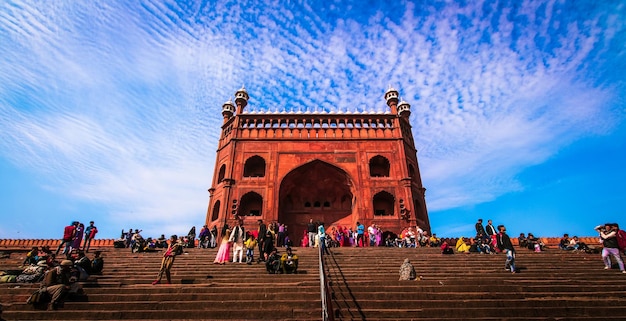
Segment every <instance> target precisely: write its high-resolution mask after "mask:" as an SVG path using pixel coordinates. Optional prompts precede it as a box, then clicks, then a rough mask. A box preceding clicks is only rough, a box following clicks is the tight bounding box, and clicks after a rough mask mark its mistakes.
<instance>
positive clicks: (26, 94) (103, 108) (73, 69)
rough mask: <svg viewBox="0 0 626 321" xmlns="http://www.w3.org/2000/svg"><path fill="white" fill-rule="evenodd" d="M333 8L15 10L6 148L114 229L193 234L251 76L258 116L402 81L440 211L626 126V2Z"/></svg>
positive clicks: (366, 102)
mask: <svg viewBox="0 0 626 321" xmlns="http://www.w3.org/2000/svg"><path fill="white" fill-rule="evenodd" d="M317 6H324V7H323V8H319V7H314V6H313V5H311V6H309V5H307V4H293V3H291V4H281V3H274V4H265V5H264V6H252V5H245V4H227V3H222V2H217V3H208V4H201V3H193V4H188V5H183V4H178V3H174V2H172V3H170V2H157V1H143V2H141V3H131V4H128V3H126V2H124V1H119V2H116V1H111V2H107V3H106V4H96V3H89V2H87V3H75V2H67V3H61V4H59V3H58V2H55V3H50V4H41V3H39V4H37V5H33V4H32V3H30V2H29V1H13V2H10V3H5V4H3V5H0V42H1V43H3V46H1V47H0V56H2V57H3V58H2V59H0V125H1V126H2V129H0V132H2V138H0V153H1V154H2V157H4V158H6V159H10V160H11V161H12V162H13V163H14V164H16V166H17V167H21V168H24V169H25V170H28V171H32V172H35V173H40V174H41V175H43V176H45V177H46V178H47V179H46V181H47V182H48V184H50V185H49V188H50V189H53V190H55V191H56V192H57V193H59V194H66V195H71V196H72V197H75V198H77V199H82V200H87V201H90V202H95V203H102V204H105V206H106V207H107V208H108V209H109V213H110V217H109V218H107V220H110V221H111V223H112V224H118V225H119V226H127V225H128V224H126V222H136V224H137V225H142V226H146V227H147V226H150V229H151V230H150V231H151V232H154V233H156V232H157V231H163V232H166V233H181V232H186V229H188V227H189V226H191V225H192V224H195V225H198V224H200V223H202V221H203V219H204V215H205V212H206V206H207V204H206V203H207V201H208V194H207V192H206V189H207V187H209V185H210V183H211V176H212V172H213V166H214V155H215V149H216V145H217V139H218V137H219V128H220V125H221V121H222V120H221V114H220V108H221V105H222V103H223V102H224V101H226V100H227V99H228V98H229V97H230V96H231V95H232V94H233V93H234V91H235V90H237V89H238V88H240V86H241V85H245V86H246V88H247V89H248V92H249V94H250V96H251V99H250V105H249V107H248V110H250V111H254V110H277V109H278V110H318V111H319V110H339V111H361V110H377V111H382V110H385V109H386V108H387V107H386V105H385V102H384V101H383V99H382V96H383V93H384V91H385V90H386V89H387V86H388V85H389V84H391V85H393V86H394V87H396V88H397V89H399V90H400V93H401V95H402V96H403V98H404V99H405V100H407V101H408V102H409V103H411V104H412V106H413V114H412V116H411V120H412V123H413V125H414V136H415V140H416V145H417V148H418V150H419V157H420V162H421V173H422V179H423V181H424V184H425V185H426V187H427V188H428V191H429V192H428V194H427V197H428V206H429V209H430V210H431V211H432V210H443V209H448V208H453V207H458V206H467V205H470V206H471V205H473V204H477V203H481V202H485V201H489V200H492V199H495V198H497V197H498V196H500V195H503V194H506V193H508V192H511V191H517V190H520V189H523V188H524V187H523V186H521V185H520V184H519V182H517V181H516V175H517V174H519V173H520V172H521V171H522V170H523V169H525V168H527V167H529V166H532V165H535V164H539V163H541V162H543V161H545V160H547V159H549V158H550V157H553V156H554V155H555V153H557V152H558V150H559V149H560V148H562V147H564V146H567V145H568V144H570V143H571V142H572V141H575V140H576V139H579V138H580V137H584V136H587V135H597V134H604V133H607V132H610V131H611V130H612V128H613V127H614V126H615V125H616V124H617V123H619V122H622V121H623V119H616V118H615V117H613V116H614V115H611V114H610V110H609V107H608V102H609V101H610V100H611V99H613V98H615V97H616V96H618V95H619V93H616V92H615V90H616V89H615V88H614V87H610V86H604V87H599V86H598V85H597V84H595V83H594V81H595V77H596V76H595V75H594V71H595V68H596V67H597V66H598V65H603V64H605V63H607V61H605V60H606V59H610V58H611V57H608V58H607V56H606V54H607V52H608V50H609V49H608V47H609V45H610V44H611V42H612V41H614V38H615V37H618V35H619V31H622V32H623V30H624V22H623V19H619V17H618V16H619V10H618V11H617V12H616V13H611V10H598V11H595V12H589V13H588V14H587V15H586V16H585V17H584V21H581V19H582V18H581V17H580V16H578V15H577V16H574V17H571V16H567V14H570V12H569V11H565V10H562V8H561V6H562V4H561V3H554V2H545V3H544V2H524V3H520V4H519V6H517V5H516V6H514V7H511V8H509V7H506V8H503V9H499V7H500V6H498V4H497V3H494V4H491V2H484V3H483V2H476V3H475V2H472V3H468V4H465V5H460V4H456V3H447V4H445V6H443V7H440V6H438V5H430V4H428V3H419V4H414V3H411V2H407V3H402V4H396V8H397V7H402V8H403V9H404V10H402V11H398V12H396V11H394V12H393V15H392V13H391V12H388V11H385V8H386V5H385V4H384V3H381V4H380V6H379V7H378V8H377V7H376V6H373V7H371V8H360V9H359V8H356V7H351V8H348V7H336V6H334V5H333V6H331V5H330V4H329V5H325V4H317ZM320 9H323V10H320ZM359 10H362V11H359ZM622 11H623V9H622ZM360 14H365V15H366V16H362V15H360ZM606 21H610V22H611V23H610V24H609V23H607V22H606ZM623 116H624V115H622V117H623ZM181 217H184V218H185V219H184V220H182V221H181ZM133 224H135V223H133ZM163 226H169V227H168V228H167V230H165V229H164V228H163ZM181 229H182V230H181Z"/></svg>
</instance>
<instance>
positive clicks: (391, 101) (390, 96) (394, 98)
mask: <svg viewBox="0 0 626 321" xmlns="http://www.w3.org/2000/svg"><path fill="white" fill-rule="evenodd" d="M385 100H386V101H387V106H389V108H391V113H392V114H397V113H398V110H397V106H398V91H397V90H395V89H394V88H393V87H391V85H389V89H387V91H386V92H385Z"/></svg>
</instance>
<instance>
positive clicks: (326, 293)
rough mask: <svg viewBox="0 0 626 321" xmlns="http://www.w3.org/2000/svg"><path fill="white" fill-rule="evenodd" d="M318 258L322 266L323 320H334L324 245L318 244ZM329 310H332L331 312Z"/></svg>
mask: <svg viewBox="0 0 626 321" xmlns="http://www.w3.org/2000/svg"><path fill="white" fill-rule="evenodd" d="M318 258H319V267H320V295H321V297H322V320H323V321H334V320H335V318H334V315H333V313H332V300H331V295H330V290H329V288H330V287H329V286H328V280H327V279H326V273H325V270H326V269H325V267H324V252H323V250H322V246H321V245H320V246H318ZM329 311H331V312H330V313H329Z"/></svg>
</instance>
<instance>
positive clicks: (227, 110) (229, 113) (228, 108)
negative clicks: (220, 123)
mask: <svg viewBox="0 0 626 321" xmlns="http://www.w3.org/2000/svg"><path fill="white" fill-rule="evenodd" d="M234 112H235V105H233V102H232V100H230V99H229V100H228V101H227V102H225V103H224V105H222V116H224V123H226V122H227V121H228V120H229V119H230V118H231V117H233V113H234Z"/></svg>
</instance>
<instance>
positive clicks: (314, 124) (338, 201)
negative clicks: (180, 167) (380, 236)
mask: <svg viewBox="0 0 626 321" xmlns="http://www.w3.org/2000/svg"><path fill="white" fill-rule="evenodd" d="M385 99H386V101H387V105H388V107H389V111H387V112H385V113H309V112H306V113H300V112H298V113H293V112H290V113H287V112H281V113H247V112H246V111H245V107H246V105H247V102H248V94H247V92H246V91H245V89H243V88H242V89H240V90H239V91H237V92H236V93H235V104H236V106H235V105H234V104H233V103H232V102H230V101H229V102H227V103H225V104H224V105H223V106H222V115H223V116H224V123H223V125H222V133H221V136H220V141H219V144H218V149H217V157H216V164H215V172H214V175H213V183H212V186H211V188H210V189H209V192H210V198H209V206H208V210H207V216H206V224H207V225H209V226H210V225H218V227H221V226H222V225H223V224H224V223H226V222H228V223H229V224H230V223H231V221H232V220H234V218H235V217H236V216H238V217H240V218H242V219H243V220H244V224H245V226H246V227H247V229H248V230H251V229H256V227H257V226H258V224H257V221H258V220H259V219H262V220H263V221H264V222H271V221H278V222H281V223H284V224H287V226H288V233H289V236H290V238H291V239H292V240H293V242H294V244H300V239H301V237H302V233H303V231H304V229H305V228H306V224H307V223H308V222H309V219H311V218H312V219H313V220H315V221H320V222H324V225H325V226H326V227H327V228H328V227H330V226H336V225H341V226H346V227H352V228H353V229H354V226H355V224H356V222H357V221H359V222H361V223H363V224H364V225H365V226H368V225H369V224H371V223H372V222H373V223H376V224H377V225H379V226H381V227H382V229H383V231H386V230H389V231H392V232H395V233H398V232H399V231H400V230H401V229H402V228H403V227H406V226H409V225H419V226H420V227H422V228H423V229H424V230H430V223H429V220H428V211H427V210H426V201H425V198H424V193H425V188H424V187H423V186H422V180H421V177H420V172H419V166H418V162H417V151H416V149H415V145H414V142H413V134H412V130H411V124H410V123H409V115H410V113H411V111H410V105H409V104H408V103H406V102H398V92H397V91H396V90H395V89H393V88H389V90H387V92H386V93H385ZM235 109H236V110H235Z"/></svg>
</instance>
